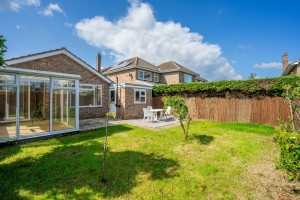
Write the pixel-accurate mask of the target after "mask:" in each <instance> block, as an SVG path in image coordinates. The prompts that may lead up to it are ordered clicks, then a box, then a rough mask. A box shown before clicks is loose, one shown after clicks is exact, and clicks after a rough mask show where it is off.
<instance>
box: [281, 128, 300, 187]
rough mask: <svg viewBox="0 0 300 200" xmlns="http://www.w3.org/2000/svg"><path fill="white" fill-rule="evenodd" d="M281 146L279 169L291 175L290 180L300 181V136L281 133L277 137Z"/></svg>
mask: <svg viewBox="0 0 300 200" xmlns="http://www.w3.org/2000/svg"><path fill="white" fill-rule="evenodd" d="M277 141H278V143H279V145H280V159H279V162H278V167H279V168H280V169H283V170H285V171H286V172H287V174H288V175H289V180H290V181H292V180H300V134H299V133H287V132H281V133H279V135H278V136H277Z"/></svg>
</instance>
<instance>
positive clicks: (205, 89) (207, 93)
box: [153, 75, 300, 98]
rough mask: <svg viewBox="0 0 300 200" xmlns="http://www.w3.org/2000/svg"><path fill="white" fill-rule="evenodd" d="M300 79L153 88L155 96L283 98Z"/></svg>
mask: <svg viewBox="0 0 300 200" xmlns="http://www.w3.org/2000/svg"><path fill="white" fill-rule="evenodd" d="M297 82H300V77H299V76H295V75H291V76H285V77H279V78H267V79H252V80H245V81H244V80H238V81H218V82H206V83H200V82H194V83H181V84H171V85H158V86H154V87H153V95H154V96H168V95H171V96H172V95H176V94H184V95H191V94H195V93H197V95H199V96H202V97H239V98H246V97H262V96H280V97H281V96H283V93H284V91H285V86H286V85H292V86H293V85H295V83H297Z"/></svg>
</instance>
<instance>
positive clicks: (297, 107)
mask: <svg viewBox="0 0 300 200" xmlns="http://www.w3.org/2000/svg"><path fill="white" fill-rule="evenodd" d="M283 95H284V97H285V99H286V100H287V102H288V104H289V107H290V111H291V117H290V123H291V129H292V132H294V133H296V132H299V131H300V130H296V126H295V122H296V120H298V121H299V120H300V83H299V82H297V83H295V85H293V86H291V85H287V86H286V87H285V92H284V94H283Z"/></svg>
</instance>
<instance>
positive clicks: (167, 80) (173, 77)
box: [160, 72, 179, 84]
mask: <svg viewBox="0 0 300 200" xmlns="http://www.w3.org/2000/svg"><path fill="white" fill-rule="evenodd" d="M160 78H161V83H164V84H176V83H179V72H170V73H164V74H162V75H161V76H160Z"/></svg>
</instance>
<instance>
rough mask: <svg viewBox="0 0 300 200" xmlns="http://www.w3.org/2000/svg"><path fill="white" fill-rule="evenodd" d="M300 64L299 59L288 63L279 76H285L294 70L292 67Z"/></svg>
mask: <svg viewBox="0 0 300 200" xmlns="http://www.w3.org/2000/svg"><path fill="white" fill-rule="evenodd" d="M299 64H300V61H295V62H293V63H291V64H289V65H288V66H287V67H286V68H285V70H284V71H283V72H282V74H281V76H285V75H288V74H290V73H291V71H292V70H294V68H295V67H296V66H297V65H299Z"/></svg>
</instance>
